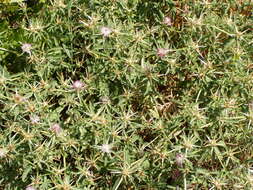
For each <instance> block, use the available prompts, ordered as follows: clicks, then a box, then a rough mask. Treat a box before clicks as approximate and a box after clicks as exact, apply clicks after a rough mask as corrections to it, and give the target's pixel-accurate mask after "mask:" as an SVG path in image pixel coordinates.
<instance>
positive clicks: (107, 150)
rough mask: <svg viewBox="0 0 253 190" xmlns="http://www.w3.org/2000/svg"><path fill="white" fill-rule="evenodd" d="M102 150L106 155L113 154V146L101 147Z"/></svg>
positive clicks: (105, 145)
mask: <svg viewBox="0 0 253 190" xmlns="http://www.w3.org/2000/svg"><path fill="white" fill-rule="evenodd" d="M99 148H100V150H101V151H102V152H104V153H111V152H112V146H111V145H110V144H102V145H101V146H99Z"/></svg>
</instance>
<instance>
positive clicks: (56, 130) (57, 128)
mask: <svg viewBox="0 0 253 190" xmlns="http://www.w3.org/2000/svg"><path fill="white" fill-rule="evenodd" d="M50 130H51V131H52V132H54V133H55V134H60V133H61V131H62V129H61V127H60V125H59V124H58V123H55V124H53V125H52V126H51V127H50Z"/></svg>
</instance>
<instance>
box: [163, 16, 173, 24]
mask: <svg viewBox="0 0 253 190" xmlns="http://www.w3.org/2000/svg"><path fill="white" fill-rule="evenodd" d="M163 24H165V25H167V26H171V25H172V22H171V18H170V17H167V16H166V17H164V19H163Z"/></svg>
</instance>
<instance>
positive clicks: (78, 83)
mask: <svg viewBox="0 0 253 190" xmlns="http://www.w3.org/2000/svg"><path fill="white" fill-rule="evenodd" d="M83 87H84V84H83V82H81V81H80V80H77V81H75V82H74V83H73V84H72V88H74V89H75V90H81V89H82V88H83Z"/></svg>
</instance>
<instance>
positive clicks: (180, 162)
mask: <svg viewBox="0 0 253 190" xmlns="http://www.w3.org/2000/svg"><path fill="white" fill-rule="evenodd" d="M184 160H185V157H184V155H183V154H176V164H177V166H179V167H182V166H183V163H184Z"/></svg>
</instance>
